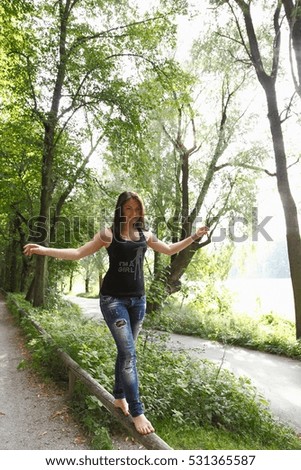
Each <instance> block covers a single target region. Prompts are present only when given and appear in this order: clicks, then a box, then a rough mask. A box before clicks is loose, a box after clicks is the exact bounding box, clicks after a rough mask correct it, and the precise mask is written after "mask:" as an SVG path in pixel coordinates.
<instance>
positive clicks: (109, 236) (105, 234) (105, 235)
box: [98, 227, 113, 245]
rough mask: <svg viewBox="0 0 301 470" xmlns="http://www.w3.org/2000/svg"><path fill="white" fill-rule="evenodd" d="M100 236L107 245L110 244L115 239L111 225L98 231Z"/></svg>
mask: <svg viewBox="0 0 301 470" xmlns="http://www.w3.org/2000/svg"><path fill="white" fill-rule="evenodd" d="M98 237H99V239H100V240H101V241H102V242H103V243H104V244H105V245H109V244H110V243H112V240H113V233H112V229H111V228H109V227H105V228H103V229H101V230H100V231H99V232H98Z"/></svg>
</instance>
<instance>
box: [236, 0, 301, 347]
mask: <svg viewBox="0 0 301 470" xmlns="http://www.w3.org/2000/svg"><path fill="white" fill-rule="evenodd" d="M235 2H236V4H237V5H238V6H239V7H240V9H241V11H242V13H243V16H244V20H245V26H246V30H247V35H248V39H249V46H250V58H251V60H252V63H253V66H254V69H255V71H256V74H257V78H258V80H259V82H260V84H261V85H262V87H263V89H264V91H265V95H266V100H267V106H268V119H269V123H270V129H271V135H272V141H273V148H274V156H275V162H276V177H277V187H278V192H279V195H280V199H281V202H282V207H283V211H284V217H285V224H286V241H287V251H288V258H289V264H290V272H291V280H292V287H293V293H294V304H295V317H296V337H297V339H299V338H301V289H300V286H301V238H300V231H299V223H298V215H297V209H296V204H295V201H294V199H293V197H292V194H291V190H290V185H289V180H288V174H287V160H286V153H285V147H284V138H283V133H282V127H281V120H280V116H279V111H278V103H277V94H276V86H275V84H276V79H277V72H278V65H279V50H280V39H281V34H280V33H281V31H280V23H279V16H280V10H281V4H279V3H278V4H277V6H276V8H275V12H274V18H273V22H274V29H275V37H274V43H273V50H272V51H273V52H272V59H273V60H272V71H271V74H270V75H268V74H267V73H266V72H265V70H264V66H263V61H262V59H261V54H260V50H259V44H258V40H257V36H256V33H255V29H254V26H253V21H252V17H251V11H250V4H247V3H246V2H245V1H244V0H235ZM283 3H286V6H288V4H290V6H291V7H292V6H293V4H292V2H291V1H288V2H283ZM298 5H299V1H298ZM286 13H287V12H286Z"/></svg>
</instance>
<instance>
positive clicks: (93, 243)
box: [24, 229, 112, 260]
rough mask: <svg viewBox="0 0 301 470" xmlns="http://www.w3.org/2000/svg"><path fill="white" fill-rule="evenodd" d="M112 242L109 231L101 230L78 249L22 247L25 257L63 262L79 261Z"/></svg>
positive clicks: (38, 246) (37, 246)
mask: <svg viewBox="0 0 301 470" xmlns="http://www.w3.org/2000/svg"><path fill="white" fill-rule="evenodd" d="M111 241H112V232H111V230H110V229H103V230H101V231H100V232H98V233H97V234H96V235H94V237H93V239H92V240H90V241H88V242H87V243H85V244H84V245H82V246H80V247H78V248H49V247H46V246H41V245H37V244H34V243H28V244H27V245H25V246H24V254H25V255H26V256H31V255H42V256H51V257H52V258H59V259H64V260H79V259H81V258H84V257H86V256H89V255H92V254H93V253H96V251H98V250H100V248H102V247H108V246H109V245H110V243H111Z"/></svg>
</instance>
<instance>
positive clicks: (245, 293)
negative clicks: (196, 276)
mask: <svg viewBox="0 0 301 470" xmlns="http://www.w3.org/2000/svg"><path fill="white" fill-rule="evenodd" d="M223 285H224V286H225V287H227V288H228V289H229V290H230V292H231V293H232V295H233V301H234V303H233V307H234V310H235V311H236V312H237V313H247V314H248V315H252V316H254V315H261V314H265V313H270V312H273V313H276V314H278V315H280V316H281V317H284V318H286V319H288V320H291V321H295V314H294V299H293V290H292V284H291V279H290V278H284V279H278V278H277V279H276V278H262V279H258V278H257V279H243V278H241V279H228V280H227V281H225V282H224V283H223Z"/></svg>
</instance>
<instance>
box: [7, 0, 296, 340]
mask: <svg viewBox="0 0 301 470" xmlns="http://www.w3.org/2000/svg"><path fill="white" fill-rule="evenodd" d="M0 8H1V20H0V22H1V23H0V26H1V46H0V60H1V72H0V80H1V87H0V102H1V117H0V143H1V146H0V157H1V160H0V174H1V187H0V194H1V208H0V272H1V285H2V287H3V288H4V289H5V290H6V291H10V292H19V291H20V292H25V293H26V298H27V299H28V300H30V301H31V302H32V303H33V305H35V306H39V305H43V304H45V302H47V297H49V296H51V295H53V294H55V293H56V292H57V291H61V290H64V291H68V290H72V288H74V276H75V274H76V273H77V272H81V273H83V274H82V276H83V277H84V283H85V290H86V292H88V291H90V290H91V285H92V284H93V283H94V286H95V282H96V285H97V288H98V286H99V283H101V279H102V276H103V274H104V272H105V270H106V266H107V259H106V255H105V252H99V253H97V254H96V255H94V256H92V257H89V258H87V259H85V260H82V261H81V262H65V261H64V262H60V261H58V260H47V259H46V258H44V257H38V258H36V259H27V258H25V257H24V256H23V255H22V249H23V246H24V244H25V243H26V242H27V241H28V240H31V241H34V242H38V243H42V244H50V245H53V246H59V247H65V246H66V247H67V246H68V247H69V246H76V245H79V244H81V243H84V242H86V241H87V240H88V239H90V238H91V237H92V236H93V234H94V233H95V232H97V231H98V229H99V228H100V227H102V226H104V225H109V224H110V222H111V217H112V214H113V210H114V205H115V201H116V197H117V195H118V194H119V193H120V192H121V191H122V190H125V189H132V190H136V191H137V192H138V193H139V194H140V195H141V196H142V198H143V199H144V201H145V206H146V215H147V221H148V224H149V226H150V228H151V230H153V231H154V232H156V233H157V235H158V236H159V237H160V238H162V239H165V240H167V241H171V240H172V241H176V240H179V239H180V238H182V237H184V236H187V234H190V233H192V232H193V230H194V229H195V227H196V226H198V225H200V224H204V223H205V224H207V225H209V226H210V228H211V232H210V237H209V239H208V240H207V239H206V240H205V239H202V240H201V242H200V243H194V244H193V245H192V247H190V248H189V249H187V250H184V251H183V252H182V253H180V254H179V255H177V256H174V257H172V259H171V260H169V259H166V258H165V257H162V256H160V255H158V254H155V255H153V254H149V256H148V258H147V266H146V267H147V269H146V275H147V286H148V298H149V307H148V308H149V310H150V311H156V310H157V309H158V308H159V306H160V305H162V304H163V303H164V302H165V301H166V299H168V298H170V296H171V295H175V296H176V295H180V296H181V298H183V299H185V298H186V297H189V296H193V295H194V293H196V295H198V294H199V292H202V293H204V292H205V291H206V292H207V294H206V295H209V296H210V298H214V299H215V300H216V302H217V303H218V302H219V301H221V299H222V298H223V294H221V290H220V289H221V286H223V285H225V282H224V281H225V280H227V282H228V285H229V282H230V281H229V279H230V280H231V279H232V280H233V279H234V278H236V279H237V278H239V280H240V281H242V279H243V278H246V280H247V281H246V283H247V290H248V291H249V292H250V290H251V289H250V285H252V284H250V278H256V279H258V278H259V279H260V280H261V281H260V285H261V286H263V285H264V281H263V280H262V279H263V278H265V279H266V278H268V279H275V278H277V281H276V282H278V284H277V286H278V287H277V292H281V294H280V297H281V298H282V299H285V305H284V307H283V311H282V312H280V313H282V314H284V315H285V316H287V317H289V318H290V319H293V321H294V322H295V324H296V335H297V337H300V334H301V320H300V315H301V314H300V308H301V302H300V298H299V296H300V292H298V289H296V286H298V285H300V282H299V281H300V279H301V274H300V272H301V257H300V233H299V226H298V217H297V213H298V209H299V208H300V184H299V180H300V162H299V158H300V137H299V135H300V74H301V67H300V50H301V46H300V44H301V42H300V36H301V28H300V21H301V19H300V18H301V12H300V11H301V7H300V4H299V2H298V1H296V2H291V1H287V2H286V1H282V2H281V1H274V2H269V5H266V2H263V1H260V0H253V1H239V0H236V1H213V0H212V1H209V0H208V1H203V2H201V4H200V3H198V2H195V3H194V2H186V1H183V0H177V1H172V2H171V1H168V0H162V1H159V0H158V1H149V2H143V1H138V0H137V1H125V0H121V1H114V0H111V1H102V0H86V1H80V0H73V1H71V0H64V1H63V0H60V1H58V2H53V1H47V0H44V1H42V0H32V1H23V0H20V1H16V2H10V1H3V2H2V3H1V7H0ZM280 39H281V40H280ZM279 149H280V150H279ZM283 278H284V279H285V281H284V283H285V287H284V289H285V290H284V291H281V290H280V284H279V280H280V279H283ZM284 283H283V284H282V285H284ZM253 285H254V284H253ZM97 288H96V290H97ZM239 289H240V290H241V289H242V287H241V284H240V287H239ZM269 289H273V287H271V284H269ZM264 290H265V291H267V287H266V285H265V286H264ZM299 290H300V289H299ZM244 292H246V291H244ZM179 293H180V294H179ZM204 295H205V294H204ZM256 296H257V294H255V297H256ZM207 298H208V297H207ZM256 302H257V307H256V308H253V306H252V310H253V313H254V311H255V310H256V309H257V311H258V312H260V311H262V308H260V302H261V301H260V299H257V300H255V303H256ZM264 308H266V307H265V306H264Z"/></svg>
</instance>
